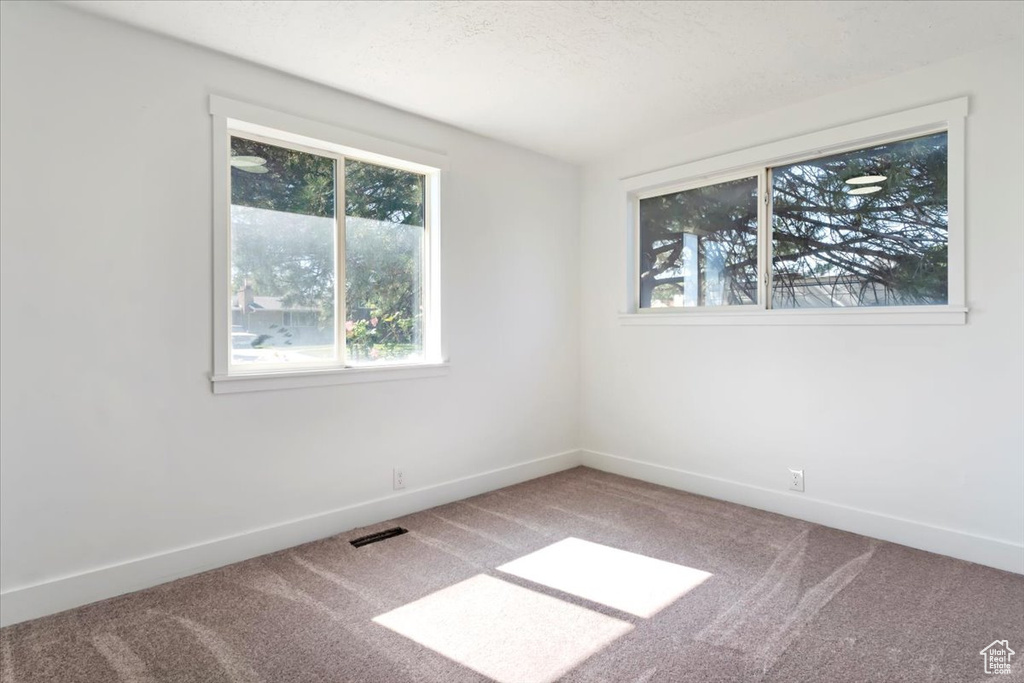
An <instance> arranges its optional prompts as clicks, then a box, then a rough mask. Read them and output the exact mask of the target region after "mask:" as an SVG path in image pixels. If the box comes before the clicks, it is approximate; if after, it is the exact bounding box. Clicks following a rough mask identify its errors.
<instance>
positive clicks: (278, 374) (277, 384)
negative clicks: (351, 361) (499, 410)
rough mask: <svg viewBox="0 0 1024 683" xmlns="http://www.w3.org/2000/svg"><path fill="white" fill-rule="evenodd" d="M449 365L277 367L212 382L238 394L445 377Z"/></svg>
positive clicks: (221, 390)
mask: <svg viewBox="0 0 1024 683" xmlns="http://www.w3.org/2000/svg"><path fill="white" fill-rule="evenodd" d="M448 368H449V366H448V363H447V362H444V363H417V364H415V365H381V366H377V367H347V368H329V369H315V370H276V371H267V372H259V373H257V372H252V373H245V374H236V375H212V376H211V377H210V382H211V383H212V384H213V393H215V394H237V393H242V392H249V391H276V390H282V389H302V388H305V387H326V386H332V385H336V384H361V383H363V382H391V381H396V380H409V379H423V378H426V377H442V376H444V375H447V374H448Z"/></svg>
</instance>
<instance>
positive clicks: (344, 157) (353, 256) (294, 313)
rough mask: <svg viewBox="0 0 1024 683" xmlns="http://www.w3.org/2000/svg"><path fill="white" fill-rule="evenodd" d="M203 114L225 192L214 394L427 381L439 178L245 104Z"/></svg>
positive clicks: (223, 104) (216, 105)
mask: <svg viewBox="0 0 1024 683" xmlns="http://www.w3.org/2000/svg"><path fill="white" fill-rule="evenodd" d="M225 110H228V111H229V112H231V113H238V114H240V115H243V116H244V115H249V116H250V118H247V119H243V118H237V119H236V118H233V117H229V116H225V115H223V114H222V112H224V111H225ZM211 111H212V112H213V113H214V116H215V119H216V120H217V127H216V129H215V133H216V134H215V144H216V146H217V148H216V149H215V154H214V163H215V166H217V170H218V171H219V174H218V176H215V177H219V178H221V179H222V180H223V185H220V184H218V183H215V195H216V196H215V200H217V201H216V202H215V204H216V207H215V217H216V218H217V223H218V224H219V225H220V226H222V227H221V230H223V232H221V230H218V231H217V233H216V234H215V237H216V239H215V252H220V253H221V256H219V257H218V258H217V263H218V264H221V263H224V264H225V266H226V267H222V268H221V269H220V270H221V272H220V273H218V282H217V285H218V287H217V289H218V292H217V293H216V297H217V298H216V300H215V311H216V315H217V320H215V344H216V347H215V349H216V350H215V354H214V361H215V363H214V364H215V372H214V376H213V380H214V390H215V391H218V392H221V391H248V390H253V389H263V388H293V387H296V386H303V385H306V384H332V383H346V382H348V381H373V380H377V379H395V378H399V377H406V376H407V377H416V376H430V375H433V374H437V373H436V372H433V371H430V370H434V371H436V370H437V369H438V367H439V366H443V363H441V357H442V354H441V349H440V332H439V322H440V320H439V310H438V309H439V297H438V291H437V289H438V278H437V263H438V258H437V257H438V254H437V251H438V244H439V241H438V239H437V227H438V226H437V222H438V221H437V208H438V207H437V198H438V184H439V179H440V170H441V169H440V166H439V165H438V166H431V165H427V164H424V163H422V162H420V161H415V160H405V159H402V158H400V157H393V156H390V155H387V154H382V153H381V152H380V151H376V150H375V149H373V148H372V147H371V148H366V149H359V148H356V147H353V146H351V145H349V144H344V143H343V142H339V138H340V139H342V140H345V139H346V138H350V139H354V141H356V142H362V143H364V144H365V143H370V144H371V145H372V146H373V147H378V148H384V150H385V151H395V150H397V151H403V149H402V148H401V146H400V145H396V144H394V143H387V142H385V141H376V140H374V139H372V138H368V137H366V136H362V135H359V134H355V133H350V132H347V131H342V130H339V129H333V128H331V127H327V126H323V125H322V124H316V123H313V122H308V121H304V120H301V119H295V118H293V117H289V116H286V115H283V114H277V113H275V112H270V111H269V110H263V109H260V108H257V107H253V106H251V105H244V104H242V103H235V102H231V101H229V100H223V99H221V98H211ZM254 119H255V120H254ZM261 120H268V121H269V122H270V125H267V124H264V123H263V122H262V121H261ZM274 124H284V125H283V126H281V127H276V126H274ZM221 126H222V127H221ZM285 126H287V128H286V127H285ZM307 130H308V131H310V132H313V133H316V134H319V135H322V136H323V137H312V136H310V135H306V134H305V131H307ZM217 138H219V139H217ZM346 142H347V140H346ZM220 145H223V146H222V147H221V146H220ZM405 151H409V152H410V153H411V154H414V155H418V156H421V157H426V158H427V159H428V160H435V161H436V160H440V161H443V159H438V158H437V156H438V155H434V154H433V153H429V152H421V151H419V150H413V149H411V148H409V149H408V150H405ZM220 174H222V175H220ZM222 259H223V260H222ZM215 270H218V269H217V268H215ZM424 369H427V370H428V372H426V373H425V372H424ZM239 380H247V381H244V382H242V381H239ZM253 380H255V381H253Z"/></svg>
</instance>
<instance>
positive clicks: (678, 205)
mask: <svg viewBox="0 0 1024 683" xmlns="http://www.w3.org/2000/svg"><path fill="white" fill-rule="evenodd" d="M757 219H758V217H757V177H756V176H754V177H750V178H742V179H740V180H733V181H730V182H725V183H718V184H715V185H708V186H705V187H700V188H696V189H693V190H684V191H682V192H675V193H672V194H665V195H661V196H658V197H650V198H647V199H641V200H640V306H641V308H663V307H692V306H735V305H750V304H756V303H757V301H758V296H757V292H758V278H757Z"/></svg>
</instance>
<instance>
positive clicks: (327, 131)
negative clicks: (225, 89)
mask: <svg viewBox="0 0 1024 683" xmlns="http://www.w3.org/2000/svg"><path fill="white" fill-rule="evenodd" d="M210 114H212V115H213V116H220V117H223V118H224V119H225V120H226V123H227V126H228V128H232V129H234V130H237V131H239V132H246V133H253V134H255V135H266V136H268V137H271V138H276V139H279V140H283V141H285V142H292V143H295V144H298V145H305V146H309V147H316V148H320V149H324V148H326V149H328V150H329V151H332V152H336V153H338V154H340V155H342V156H348V157H353V158H356V159H359V160H360V161H368V162H371V163H376V164H381V165H383V166H391V167H393V168H400V169H402V170H406V171H414V172H416V173H433V172H437V171H447V170H448V156H447V155H446V154H444V153H443V152H437V151H434V150H428V149H423V148H421V147H414V146H412V145H407V144H404V143H401V142H395V141H393V140H385V139H384V138H378V137H375V136H373V135H368V134H366V133H361V132H358V131H354V130H348V129H346V128H339V127H337V126H332V125H331V124H329V123H323V122H321V121H313V120H311V119H306V118H302V117H299V116H293V115H291V114H286V113H284V112H279V111H274V110H273V109H267V108H265V107H261V106H259V105H255V104H250V103H248V102H240V101H238V100H232V99H229V98H227V97H222V96H220V95H210ZM367 150H373V152H367Z"/></svg>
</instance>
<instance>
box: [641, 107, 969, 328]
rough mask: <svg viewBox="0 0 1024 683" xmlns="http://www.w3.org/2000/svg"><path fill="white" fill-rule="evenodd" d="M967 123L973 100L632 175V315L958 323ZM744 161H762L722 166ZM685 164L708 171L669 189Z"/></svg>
mask: <svg viewBox="0 0 1024 683" xmlns="http://www.w3.org/2000/svg"><path fill="white" fill-rule="evenodd" d="M965 114H966V101H965V100H959V101H954V102H952V103H944V104H942V105H932V106H931V107H924V108H921V109H920V110H914V111H911V112H904V113H902V114H898V115H891V116H890V117H882V118H881V119H875V120H872V121H868V122H863V123H861V124H853V125H851V126H846V127H843V128H841V129H833V130H831V131H823V132H822V133H818V134H812V135H810V136H804V138H801V139H797V140H793V141H785V142H782V143H773V144H771V145H766V146H764V147H763V148H757V149H754V150H747V151H745V152H739V153H734V154H731V155H727V156H726V157H723V158H719V159H710V160H706V161H702V162H696V163H694V164H690V165H687V166H684V167H679V168H677V169H668V170H667V171H660V172H655V173H653V174H646V175H645V176H639V177H637V178H632V179H628V180H627V181H625V185H626V190H627V193H628V194H629V196H630V198H631V202H630V206H631V216H632V217H631V223H632V224H633V240H635V241H634V242H633V245H634V246H633V249H634V259H635V260H634V268H633V270H632V275H631V280H632V282H631V289H632V290H633V294H632V305H631V312H633V313H645V312H646V313H656V312H658V311H661V312H662V313H666V312H671V311H673V310H675V311H676V312H677V313H678V314H677V315H676V316H674V317H675V318H676V319H677V320H683V319H685V318H686V317H687V314H691V315H690V317H691V319H693V318H697V319H702V322H707V319H708V318H709V317H710V316H714V315H717V316H719V321H725V320H732V321H733V322H739V323H745V322H753V323H755V324H761V323H764V322H766V321H768V320H772V321H781V322H789V321H793V320H797V318H796V317H794V314H796V313H805V314H810V315H803V316H800V317H799V318H800V319H799V322H800V324H815V322H818V321H826V320H827V321H832V320H837V319H838V318H836V316H837V315H839V314H841V313H851V312H852V313H864V314H867V315H871V316H873V317H861V318H860V320H861V321H867V322H877V321H881V318H880V317H879V316H880V315H883V314H887V315H888V314H893V313H904V314H905V313H908V312H909V313H921V314H924V315H925V316H927V317H925V318H918V319H916V320H914V321H915V322H951V323H955V322H963V321H964V319H965V317H964V315H963V314H964V313H965V311H966V309H964V308H963V304H964V301H963V242H962V240H963V235H962V204H963V200H962V194H963V181H962V178H963V170H962V168H963V116H964V115H965ZM958 115H959V116H958ZM935 118H940V119H944V120H940V121H936V120H934V119H935ZM915 120H916V121H921V122H922V123H918V124H917V125H913V126H907V127H906V128H905V129H903V130H900V129H896V130H895V131H893V130H887V129H888V128H889V127H890V125H896V124H897V123H907V122H913V121H915ZM925 122H927V123H925ZM867 131H872V132H873V134H871V135H864V133H865V132H867ZM882 131H885V132H882ZM847 136H849V137H850V139H853V140H859V141H860V142H859V143H854V142H850V141H849V140H848V139H844V138H846V137H847ZM822 142H828V143H829V144H827V145H822V144H820V143H822ZM804 144H808V145H809V148H804V147H803V145H804ZM811 144H813V147H810V145H811ZM808 149H809V150H810V151H808ZM744 158H749V159H752V160H753V159H756V160H758V161H757V162H755V163H750V164H749V165H748V166H745V167H744V166H738V165H732V166H731V168H732V170H723V171H722V172H716V171H715V168H716V167H725V168H726V169H728V168H730V164H731V163H733V162H735V161H737V160H738V159H744ZM688 169H694V170H700V171H702V172H701V173H700V174H699V176H697V177H696V178H695V179H694V180H689V181H687V180H683V181H681V182H680V181H674V180H670V179H671V178H672V174H673V172H674V171H680V172H685V171H686V170H688ZM737 169H738V170H737ZM694 175H697V174H694ZM677 177H683V176H677ZM666 181H668V182H666ZM825 309H828V310H825ZM702 312H703V313H702ZM694 313H696V314H697V315H696V316H694V315H692V314H694ZM723 314H728V316H730V317H722V316H723ZM945 314H951V315H945ZM744 315H746V316H747V317H746V318H744V317H743V316H744ZM815 316H817V320H815ZM629 317H630V316H629V313H627V314H626V316H624V319H626V318H629ZM631 317H632V319H630V320H628V321H629V322H637V323H639V322H640V320H639V318H642V317H643V316H631ZM856 320H857V318H855V317H851V316H849V315H847V316H846V317H845V318H844V319H843V322H846V323H849V322H854V321H856ZM884 322H901V323H902V322H911V320H910V319H908V318H906V317H893V316H892V315H888V317H886V318H885V320H884Z"/></svg>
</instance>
